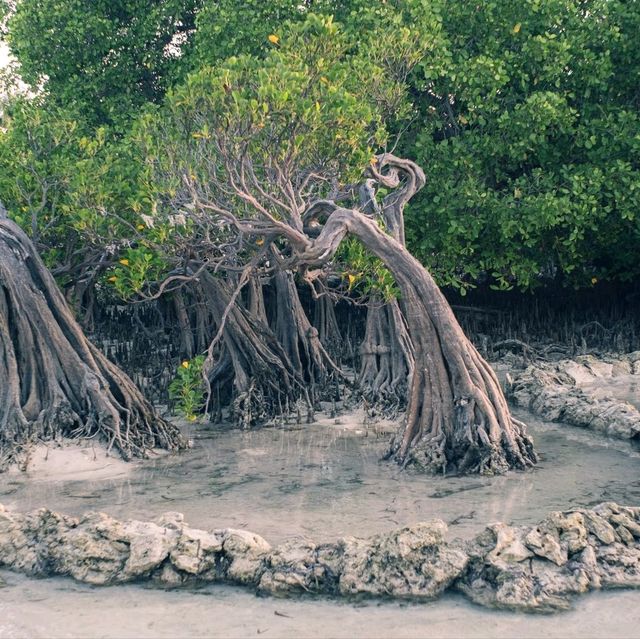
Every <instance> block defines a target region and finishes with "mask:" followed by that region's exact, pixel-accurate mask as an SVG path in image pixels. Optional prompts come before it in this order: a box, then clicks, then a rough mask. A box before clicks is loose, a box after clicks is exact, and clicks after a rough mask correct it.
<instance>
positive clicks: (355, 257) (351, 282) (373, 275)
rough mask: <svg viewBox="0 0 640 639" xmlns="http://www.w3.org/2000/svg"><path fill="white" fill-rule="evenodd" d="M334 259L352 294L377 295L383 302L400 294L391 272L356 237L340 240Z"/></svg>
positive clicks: (367, 296) (366, 296)
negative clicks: (341, 270)
mask: <svg viewBox="0 0 640 639" xmlns="http://www.w3.org/2000/svg"><path fill="white" fill-rule="evenodd" d="M336 261H337V262H338V263H340V264H341V265H342V268H343V275H344V279H345V286H346V289H347V291H348V292H349V293H351V294H352V295H361V296H363V297H365V298H374V297H377V298H381V299H383V300H384V301H385V302H390V301H391V300H393V299H397V298H398V297H399V296H400V290H399V289H398V286H397V284H396V282H395V280H394V279H393V276H392V275H391V273H390V272H389V271H388V269H387V268H386V267H385V265H384V264H383V262H382V261H381V260H379V259H378V258H376V257H374V256H373V255H371V253H370V252H369V251H368V250H367V248H366V247H365V246H364V244H363V243H362V242H361V241H360V240H359V239H358V238H355V237H349V238H347V239H346V240H344V241H343V242H342V244H341V245H340V249H339V250H338V254H337V255H336Z"/></svg>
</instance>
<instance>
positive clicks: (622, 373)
mask: <svg viewBox="0 0 640 639" xmlns="http://www.w3.org/2000/svg"><path fill="white" fill-rule="evenodd" d="M507 392H508V395H509V398H510V399H511V400H512V401H513V402H514V403H515V404H516V405H518V406H520V407H522V408H525V409H527V410H530V411H531V412H533V413H535V414H536V415H539V416H540V417H542V418H543V419H544V420H547V421H554V422H564V423H568V424H572V425H574V426H580V427H583V428H588V429H590V430H593V431H596V432H599V433H602V434H606V435H608V436H610V437H618V438H621V439H635V440H640V352H635V353H630V354H628V355H622V356H602V357H595V356H593V355H584V356H582V357H577V358H576V359H575V360H561V361H559V362H554V363H536V364H532V365H531V366H529V367H528V368H526V369H525V370H524V371H522V372H519V373H516V374H515V375H514V376H513V379H512V381H511V383H510V384H508V387H507Z"/></svg>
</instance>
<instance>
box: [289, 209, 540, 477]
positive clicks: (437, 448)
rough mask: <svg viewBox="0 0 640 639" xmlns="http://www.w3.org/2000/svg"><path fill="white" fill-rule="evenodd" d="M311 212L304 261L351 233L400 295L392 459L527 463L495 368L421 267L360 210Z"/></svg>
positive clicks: (490, 468)
mask: <svg viewBox="0 0 640 639" xmlns="http://www.w3.org/2000/svg"><path fill="white" fill-rule="evenodd" d="M315 211H317V212H318V213H320V212H324V213H327V212H329V215H328V218H327V221H326V223H325V224H324V227H323V229H322V232H321V233H320V235H319V236H318V237H317V238H316V239H315V240H314V241H313V242H312V243H311V244H310V246H309V247H307V248H306V249H305V250H303V251H301V253H300V255H299V258H300V260H301V261H302V262H306V263H308V264H318V263H322V262H324V261H326V260H327V259H328V256H330V255H333V254H334V253H335V251H336V250H337V248H338V246H339V245H340V242H341V241H342V239H343V238H344V237H345V235H346V234H347V233H351V234H353V235H355V236H356V237H358V238H359V239H360V240H361V241H362V242H363V243H364V244H365V246H367V248H368V249H369V250H370V251H371V252H372V253H373V254H374V255H376V256H377V257H378V258H380V259H381V260H382V261H383V262H384V264H385V265H386V266H387V268H388V269H389V271H390V272H391V273H392V275H393V276H394V278H395V281H396V282H397V284H398V286H399V288H400V290H401V293H402V300H403V304H404V309H405V316H406V321H407V326H408V330H409V337H410V339H411V342H412V344H413V348H414V354H415V369H414V372H413V376H412V378H411V384H410V388H409V397H408V406H407V415H406V422H405V425H404V427H403V428H402V430H401V431H400V432H399V433H398V435H397V436H396V437H395V439H394V440H393V442H392V444H391V447H390V450H389V456H390V457H391V456H392V457H393V458H394V459H396V460H397V461H398V462H399V463H401V464H407V463H413V464H416V465H418V466H420V467H422V468H424V469H426V470H428V471H431V472H459V473H463V472H465V473H471V472H474V473H483V474H494V473H501V472H504V471H506V470H508V469H509V468H518V469H525V468H528V467H530V466H532V465H533V464H534V463H535V461H536V454H535V452H534V449H533V442H532V441H531V439H530V438H529V436H528V435H527V433H526V428H525V426H524V424H522V423H521V422H519V421H518V420H516V419H514V418H513V417H512V416H511V414H510V412H509V408H508V406H507V402H506V400H505V397H504V394H503V392H502V389H501V387H500V384H499V382H498V379H497V377H496V375H495V373H494V372H493V370H492V369H491V367H490V366H489V365H488V364H487V363H486V362H485V361H484V360H483V359H482V357H481V356H480V354H479V353H478V351H477V350H476V348H475V347H474V346H473V344H472V343H471V342H470V341H469V340H468V339H467V337H466V336H465V335H464V333H463V331H462V329H461V327H460V325H459V324H458V322H457V320H456V318H455V316H454V314H453V311H452V310H451V307H450V306H449V304H448V302H447V301H446V299H445V297H444V295H443V294H442V293H441V291H440V289H439V288H438V286H437V284H436V283H435V281H434V280H433V278H432V277H431V275H430V274H429V273H428V271H427V270H426V269H425V268H424V266H422V264H420V262H419V261H418V260H416V259H415V258H414V257H413V256H412V255H411V254H410V253H409V252H408V251H407V249H406V248H405V247H404V246H403V245H402V243H400V242H399V241H397V240H396V239H394V238H393V237H391V236H390V235H389V234H387V233H385V232H384V231H383V230H381V229H380V227H379V226H378V224H377V223H376V221H375V220H374V219H372V218H370V217H368V216H366V215H364V214H363V213H361V212H360V211H357V210H353V209H345V208H339V207H337V206H336V205H335V204H331V203H322V204H321V205H319V206H317V207H316V208H315ZM312 213H313V212H312V211H310V212H309V215H311V214H312Z"/></svg>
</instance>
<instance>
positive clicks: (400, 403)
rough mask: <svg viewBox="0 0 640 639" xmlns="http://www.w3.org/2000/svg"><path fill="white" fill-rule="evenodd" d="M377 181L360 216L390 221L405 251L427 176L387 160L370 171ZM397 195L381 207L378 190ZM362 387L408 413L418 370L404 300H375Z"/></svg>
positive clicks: (363, 192)
mask: <svg viewBox="0 0 640 639" xmlns="http://www.w3.org/2000/svg"><path fill="white" fill-rule="evenodd" d="M368 173H369V174H370V175H372V176H373V178H374V179H369V180H366V181H365V183H364V185H363V187H361V189H360V193H359V196H360V210H361V211H363V212H365V213H367V214H369V215H370V216H374V217H378V218H380V219H382V220H383V221H384V225H385V230H386V232H387V233H388V234H389V235H390V236H391V237H393V238H394V239H395V240H396V241H397V242H399V243H400V244H402V246H404V245H405V235H404V207H405V205H406V203H407V202H408V201H409V200H410V199H411V198H412V197H413V195H415V193H417V192H418V191H419V190H420V189H421V188H422V187H423V186H424V183H425V177H424V172H423V171H422V169H421V168H420V167H419V166H417V165H416V164H415V163H414V162H410V161H407V160H403V159H401V158H397V157H395V156H393V155H390V154H386V155H384V156H382V157H381V158H379V160H378V162H377V163H376V164H375V165H372V166H371V167H369V169H368ZM376 182H377V183H379V184H381V185H382V186H384V187H386V188H390V189H393V190H392V191H391V193H389V194H388V195H387V196H386V197H385V198H384V199H383V200H382V204H381V205H379V204H378V203H377V201H376V196H375V190H374V187H375V184H376ZM360 353H361V357H362V359H361V365H360V374H359V378H358V382H359V385H360V388H361V389H362V392H363V394H364V396H365V397H366V398H367V399H368V400H369V401H371V402H374V403H378V404H382V405H383V406H389V405H390V406H392V407H398V408H399V407H404V405H405V404H406V402H407V391H408V387H409V385H410V383H411V377H412V375H413V369H414V365H415V362H414V352H413V345H412V343H411V340H410V339H409V334H408V331H407V323H406V321H405V319H404V317H403V313H402V310H401V305H400V304H399V302H398V300H392V301H390V302H388V303H386V304H384V305H383V304H382V301H381V300H376V299H374V300H372V303H371V304H370V306H369V309H368V312H367V324H366V330H365V336H364V340H363V341H362V344H361V346H360Z"/></svg>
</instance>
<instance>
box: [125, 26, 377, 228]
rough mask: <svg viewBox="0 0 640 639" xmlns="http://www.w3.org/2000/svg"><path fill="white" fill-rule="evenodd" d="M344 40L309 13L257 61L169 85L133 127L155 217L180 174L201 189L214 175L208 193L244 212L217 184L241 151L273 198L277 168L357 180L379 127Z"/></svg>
mask: <svg viewBox="0 0 640 639" xmlns="http://www.w3.org/2000/svg"><path fill="white" fill-rule="evenodd" d="M347 44H348V42H347V41H346V40H345V37H344V34H343V33H342V32H341V31H340V30H339V28H338V26H337V25H336V24H335V23H334V22H333V21H332V20H331V19H327V18H322V17H319V16H315V15H310V16H309V17H308V18H307V20H306V21H305V22H304V23H301V24H300V25H298V26H297V27H296V28H293V27H291V30H290V32H289V34H288V36H286V37H284V36H283V37H282V39H281V40H279V42H278V43H277V45H276V44H274V45H272V49H271V51H269V52H268V54H267V55H266V56H265V57H264V58H263V59H260V58H255V57H250V56H241V57H238V58H230V59H229V60H227V61H226V62H225V64H224V65H221V66H219V67H216V68H213V67H205V68H203V69H202V70H200V71H199V72H198V73H196V74H193V75H191V76H190V77H189V79H188V80H187V82H186V83H185V84H184V85H183V86H182V87H180V88H178V89H176V90H174V91H172V92H171V93H170V95H169V96H168V100H167V105H166V108H165V109H164V110H162V111H160V112H158V113H152V114H150V115H149V116H148V117H146V118H144V119H143V120H141V121H140V123H139V126H138V129H137V140H138V142H139V144H140V146H141V148H142V149H143V152H144V154H145V166H146V167H147V169H148V170H147V173H146V176H147V181H146V183H145V184H146V186H147V188H148V194H147V197H148V198H149V199H150V200H152V201H154V202H156V204H157V206H156V213H157V216H158V218H157V219H158V220H159V221H162V220H163V219H167V218H168V217H170V216H174V215H175V213H176V211H177V210H178V209H179V206H180V202H181V201H184V198H185V195H184V193H183V192H182V191H181V188H182V186H183V182H184V176H187V177H188V178H190V180H191V181H193V183H194V184H197V185H202V188H205V189H206V188H214V189H215V187H214V186H212V184H213V178H212V176H215V184H217V185H218V191H217V192H216V194H215V195H214V197H220V198H222V199H226V200H227V201H226V206H227V208H229V209H230V210H233V211H234V214H236V215H238V216H239V217H243V215H246V216H251V215H252V212H251V211H252V207H251V205H250V204H247V202H246V201H245V200H243V199H242V198H240V197H236V196H234V195H233V194H226V195H222V194H221V193H222V191H221V190H220V189H221V188H222V187H220V185H222V184H227V183H228V180H229V176H228V172H229V163H231V164H232V165H234V162H236V161H238V159H239V158H240V157H246V158H250V159H251V163H252V170H253V171H255V174H256V178H257V181H258V182H259V183H260V184H261V185H262V188H264V189H265V190H266V191H269V190H273V191H274V192H273V197H274V198H279V197H281V194H280V193H278V187H277V186H276V185H275V184H273V183H272V181H271V178H270V175H272V173H273V170H274V169H273V168H272V167H275V166H278V167H281V168H282V170H285V169H286V170H287V171H288V172H289V174H290V176H291V179H300V178H301V176H302V177H303V176H305V175H307V174H314V172H317V173H319V174H320V178H321V180H320V182H319V183H318V188H326V189H329V188H330V187H331V183H330V181H329V178H330V177H332V176H333V177H334V178H335V179H336V180H338V179H340V180H344V181H348V180H352V179H359V177H360V175H361V172H362V167H363V166H366V165H367V164H368V162H369V161H370V158H371V156H372V146H371V145H372V144H381V143H383V142H384V139H385V130H384V128H383V126H382V122H381V120H380V117H379V115H378V114H377V113H376V111H375V108H374V107H373V106H372V105H371V104H370V102H369V101H368V100H366V99H363V97H364V96H363V93H362V91H361V89H360V83H359V82H358V81H357V76H356V74H355V72H354V65H353V64H352V58H350V57H348V56H347V55H346V47H347ZM207 185H208V186H207ZM163 216H164V217H163ZM188 217H189V218H190V219H194V217H195V214H188Z"/></svg>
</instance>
